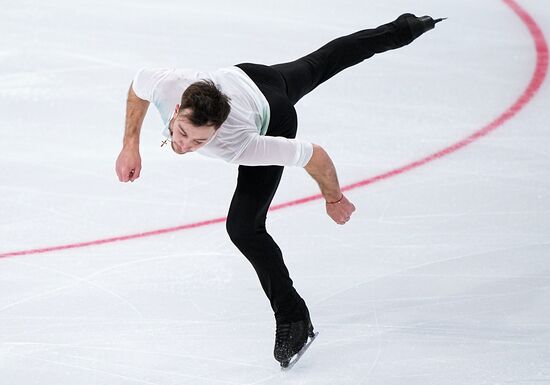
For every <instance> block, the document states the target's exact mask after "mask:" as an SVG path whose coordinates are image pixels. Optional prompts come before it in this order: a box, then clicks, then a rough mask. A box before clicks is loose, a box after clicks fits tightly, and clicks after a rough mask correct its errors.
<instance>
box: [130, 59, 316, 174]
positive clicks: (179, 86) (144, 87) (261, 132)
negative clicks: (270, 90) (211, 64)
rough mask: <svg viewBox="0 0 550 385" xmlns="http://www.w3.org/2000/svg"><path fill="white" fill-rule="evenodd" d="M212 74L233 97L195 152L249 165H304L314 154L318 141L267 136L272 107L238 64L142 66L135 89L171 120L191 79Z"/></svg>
mask: <svg viewBox="0 0 550 385" xmlns="http://www.w3.org/2000/svg"><path fill="white" fill-rule="evenodd" d="M202 79H209V80H212V81H213V82H214V84H215V85H216V86H217V87H218V88H219V89H220V91H221V92H223V93H224V94H226V95H227V96H228V97H229V98H230V101H229V104H230V106H231V111H230V112H229V116H228V117H227V119H226V121H225V122H224V123H223V124H222V126H221V127H220V128H218V130H216V133H215V134H214V136H213V137H212V138H211V139H210V140H209V141H208V143H206V144H205V145H204V146H202V147H200V148H199V149H197V150H196V152H198V153H200V154H202V155H205V156H209V157H213V158H219V159H223V160H225V161H226V162H229V163H236V164H240V165H247V166H263V165H279V166H299V167H304V166H305V165H306V164H307V163H308V162H309V160H310V159H311V156H312V155H313V145H312V144H311V143H308V142H302V141H299V140H296V139H287V138H283V137H274V136H265V133H266V131H267V127H268V126H269V118H270V109H269V103H268V102H267V99H266V98H265V96H264V95H263V94H262V92H261V91H260V89H259V88H258V86H256V84H255V83H254V82H253V81H252V79H250V78H249V77H248V75H246V73H245V72H244V71H242V70H241V69H240V68H238V67H227V68H222V69H219V70H217V71H214V72H199V71H194V70H189V69H163V68H142V69H140V70H139V71H138V72H137V73H136V75H135V77H134V80H133V83H132V88H133V90H134V92H135V94H136V95H137V96H138V97H139V98H140V99H143V100H147V101H149V102H151V103H153V104H154V105H155V106H156V107H157V109H158V111H159V113H160V116H161V118H162V120H163V122H164V127H165V128H164V131H163V134H164V135H165V136H168V137H169V132H168V124H169V122H170V118H171V117H172V114H173V111H174V109H175V106H176V104H178V103H179V102H180V100H181V95H182V93H183V91H184V90H185V89H186V88H187V87H188V86H189V85H191V84H192V83H194V82H196V81H199V80H202Z"/></svg>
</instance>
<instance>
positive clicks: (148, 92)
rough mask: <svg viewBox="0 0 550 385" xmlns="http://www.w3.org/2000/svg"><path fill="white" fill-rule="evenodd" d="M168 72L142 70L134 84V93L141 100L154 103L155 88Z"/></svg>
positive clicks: (157, 69)
mask: <svg viewBox="0 0 550 385" xmlns="http://www.w3.org/2000/svg"><path fill="white" fill-rule="evenodd" d="M168 72H170V70H169V69H159V68H141V69H140V70H139V71H138V72H137V73H136V75H135V76H134V80H133V82H132V89H133V90H134V93H135V94H136V95H137V96H138V97H139V98H140V99H143V100H147V101H152V99H153V92H154V91H155V88H156V87H157V85H158V84H159V82H160V81H161V80H162V79H163V78H164V77H166V75H167V74H168Z"/></svg>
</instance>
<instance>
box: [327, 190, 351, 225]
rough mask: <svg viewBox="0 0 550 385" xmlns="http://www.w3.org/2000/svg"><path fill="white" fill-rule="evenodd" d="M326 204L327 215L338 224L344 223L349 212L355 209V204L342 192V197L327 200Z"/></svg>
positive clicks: (349, 214) (349, 216)
mask: <svg viewBox="0 0 550 385" xmlns="http://www.w3.org/2000/svg"><path fill="white" fill-rule="evenodd" d="M326 206H327V214H328V215H329V217H331V218H332V220H334V222H336V223H338V224H339V225H344V224H346V223H347V222H348V221H349V220H350V218H351V214H352V213H353V212H354V211H355V206H354V205H353V203H351V202H350V201H349V200H348V198H346V197H345V195H344V194H342V198H341V199H340V200H339V201H337V202H334V203H329V202H327V203H326Z"/></svg>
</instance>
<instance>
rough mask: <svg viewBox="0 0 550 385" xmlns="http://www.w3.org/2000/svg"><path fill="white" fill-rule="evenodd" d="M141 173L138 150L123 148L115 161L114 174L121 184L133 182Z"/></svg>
mask: <svg viewBox="0 0 550 385" xmlns="http://www.w3.org/2000/svg"><path fill="white" fill-rule="evenodd" d="M140 173H141V156H140V155H139V149H137V148H131V147H123V148H122V150H121V151H120V154H119V156H118V158H117V160H116V174H117V176H118V180H119V181H121V182H133V181H135V180H136V179H137V178H139V174H140Z"/></svg>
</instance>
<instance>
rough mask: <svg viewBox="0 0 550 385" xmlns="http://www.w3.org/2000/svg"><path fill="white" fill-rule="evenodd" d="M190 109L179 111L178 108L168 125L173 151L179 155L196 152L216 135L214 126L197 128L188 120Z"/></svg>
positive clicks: (177, 107)
mask: <svg viewBox="0 0 550 385" xmlns="http://www.w3.org/2000/svg"><path fill="white" fill-rule="evenodd" d="M188 113H189V109H184V110H181V111H180V109H179V104H178V105H177V106H176V109H175V111H174V115H172V119H170V123H169V124H168V130H169V135H170V138H169V139H168V141H170V142H171V143H172V150H174V152H176V153H177V154H186V153H188V152H193V151H196V150H197V149H199V148H201V147H202V146H204V145H205V144H206V143H208V142H209V141H210V139H212V137H213V136H214V134H215V133H216V128H215V127H214V126H195V125H193V124H192V123H191V122H190V121H189V119H188V118H187V114H188Z"/></svg>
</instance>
